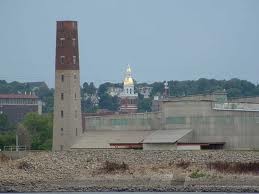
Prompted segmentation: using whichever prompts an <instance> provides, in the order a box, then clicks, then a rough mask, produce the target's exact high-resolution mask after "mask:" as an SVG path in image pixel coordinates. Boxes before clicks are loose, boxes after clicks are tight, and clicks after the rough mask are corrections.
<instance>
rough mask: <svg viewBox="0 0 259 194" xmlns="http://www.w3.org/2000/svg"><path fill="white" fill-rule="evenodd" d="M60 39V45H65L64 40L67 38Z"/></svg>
mask: <svg viewBox="0 0 259 194" xmlns="http://www.w3.org/2000/svg"><path fill="white" fill-rule="evenodd" d="M59 40H60V41H59V42H60V44H59V45H60V47H63V46H64V40H65V38H60V39H59Z"/></svg>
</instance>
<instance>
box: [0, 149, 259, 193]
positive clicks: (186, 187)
mask: <svg viewBox="0 0 259 194" xmlns="http://www.w3.org/2000/svg"><path fill="white" fill-rule="evenodd" d="M211 163H213V164H219V163H220V165H217V166H216V167H215V168H214V167H213V166H211V165H209V164H211ZM229 164H231V165H229ZM233 164H238V165H237V166H235V165H233ZM243 164H245V165H243ZM222 169H223V170H222ZM8 191H16V192H29V191H30V192H36V191H46V192H47V191H215V192H216V191H225V192H230V191H232V192H259V152H253V151H142V150H86V151H73V152H72V151H66V152H29V153H28V154H27V155H26V156H25V157H23V158H20V159H15V160H13V159H10V158H7V157H5V156H1V157H0V192H8Z"/></svg>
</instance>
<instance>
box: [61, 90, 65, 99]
mask: <svg viewBox="0 0 259 194" xmlns="http://www.w3.org/2000/svg"><path fill="white" fill-rule="evenodd" d="M61 100H64V93H63V92H62V93H61Z"/></svg>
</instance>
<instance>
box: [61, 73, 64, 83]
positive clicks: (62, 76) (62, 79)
mask: <svg viewBox="0 0 259 194" xmlns="http://www.w3.org/2000/svg"><path fill="white" fill-rule="evenodd" d="M61 81H62V82H64V75H63V74H62V75H61Z"/></svg>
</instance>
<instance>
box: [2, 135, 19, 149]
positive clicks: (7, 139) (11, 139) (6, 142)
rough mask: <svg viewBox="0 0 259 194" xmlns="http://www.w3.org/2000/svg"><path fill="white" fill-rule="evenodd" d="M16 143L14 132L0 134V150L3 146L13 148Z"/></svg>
mask: <svg viewBox="0 0 259 194" xmlns="http://www.w3.org/2000/svg"><path fill="white" fill-rule="evenodd" d="M15 142H16V134H15V131H5V132H0V149H1V150H3V149H4V146H14V145H15Z"/></svg>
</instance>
